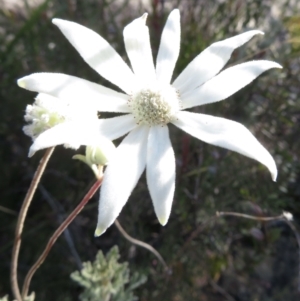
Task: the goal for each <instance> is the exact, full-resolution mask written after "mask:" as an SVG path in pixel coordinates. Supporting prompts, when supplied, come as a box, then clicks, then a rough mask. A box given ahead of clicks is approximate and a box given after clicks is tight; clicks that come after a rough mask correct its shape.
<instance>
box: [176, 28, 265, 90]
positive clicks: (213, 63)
mask: <svg viewBox="0 0 300 301" xmlns="http://www.w3.org/2000/svg"><path fill="white" fill-rule="evenodd" d="M257 34H264V33H263V32H261V31H259V30H250V31H247V32H245V33H242V34H239V35H237V36H234V37H232V38H229V39H226V40H223V41H219V42H216V43H213V44H212V45H211V46H209V47H208V48H206V49H205V50H204V51H202V52H201V53H200V54H199V55H198V56H196V57H195V58H194V60H193V61H191V62H190V63H189V64H188V65H187V67H186V68H185V69H184V70H183V71H182V73H181V74H180V75H179V76H178V77H177V78H176V80H175V81H174V83H173V86H174V87H175V88H176V89H177V90H178V91H179V92H180V93H185V92H188V91H190V90H192V89H194V88H196V87H198V86H200V85H202V84H203V83H205V82H206V81H208V80H209V79H211V78H212V77H214V76H215V75H216V74H217V73H219V71H220V70H221V69H222V68H223V67H224V66H225V64H226V63H227V61H228V60H229V59H230V57H231V54H232V52H233V51H234V49H236V48H238V47H240V46H242V45H243V44H245V43H246V42H248V41H249V40H250V39H251V38H252V37H253V36H255V35H257Z"/></svg>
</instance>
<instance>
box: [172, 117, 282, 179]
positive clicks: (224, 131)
mask: <svg viewBox="0 0 300 301" xmlns="http://www.w3.org/2000/svg"><path fill="white" fill-rule="evenodd" d="M176 117H177V120H176V121H174V122H173V124H175V125H176V126H178V127H179V128H180V129H182V130H183V131H185V132H187V133H189V134H190V135H192V136H194V137H196V138H198V139H200V140H202V141H205V142H207V143H210V144H213V145H217V146H220V147H224V148H227V149H229V150H233V151H235V152H238V153H240V154H242V155H244V156H247V157H250V158H252V159H255V160H257V161H259V162H260V163H262V164H263V165H265V166H266V167H267V168H268V169H269V171H270V173H271V176H272V179H273V181H275V180H276V177H277V168H276V163H275V161H274V159H273V157H272V156H271V155H270V153H269V152H268V151H267V150H266V149H265V148H264V147H263V146H262V145H261V144H260V143H259V142H258V140H257V139H256V138H255V137H254V136H253V135H252V134H251V132H250V131H249V130H248V129H246V128H245V127H244V126H243V125H242V124H240V123H238V122H235V121H232V120H228V119H224V118H220V117H214V116H209V115H204V114H195V113H190V112H179V113H178V114H177V116H176Z"/></svg>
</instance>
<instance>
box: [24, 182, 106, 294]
mask: <svg viewBox="0 0 300 301" xmlns="http://www.w3.org/2000/svg"><path fill="white" fill-rule="evenodd" d="M102 179H103V177H101V178H100V179H98V180H97V181H96V183H94V185H93V186H92V187H91V188H90V190H89V191H88V193H87V194H86V195H85V197H84V198H83V199H82V201H81V202H80V203H79V204H78V205H77V207H76V208H75V209H74V210H73V211H72V212H71V214H70V215H69V216H68V217H67V218H66V220H65V221H64V222H63V223H62V224H61V225H60V226H59V227H58V228H57V230H56V231H55V232H54V233H53V235H52V236H51V237H50V239H49V241H48V243H47V245H46V247H45V249H44V251H43V253H42V254H41V255H40V257H39V258H38V260H37V261H36V262H35V264H34V265H33V266H32V267H31V269H30V270H29V272H28V273H27V275H26V277H25V280H24V285H23V288H22V297H23V298H25V297H26V296H27V294H28V289H29V285H30V282H31V279H32V277H33V275H34V274H35V272H36V271H37V269H38V268H39V267H40V266H41V264H42V263H43V262H44V261H45V259H46V257H47V255H48V254H49V252H50V250H51V248H52V246H53V245H54V243H55V242H56V240H57V239H58V237H59V236H60V235H61V234H62V233H63V232H64V230H65V229H66V228H67V227H68V226H69V225H70V223H71V222H72V221H73V220H74V219H75V217H76V216H77V215H78V214H79V213H80V212H81V210H82V209H83V208H84V206H85V205H86V204H87V202H88V201H89V200H90V199H91V197H92V196H93V195H94V194H95V193H96V191H97V190H98V188H99V187H100V186H101V184H102Z"/></svg>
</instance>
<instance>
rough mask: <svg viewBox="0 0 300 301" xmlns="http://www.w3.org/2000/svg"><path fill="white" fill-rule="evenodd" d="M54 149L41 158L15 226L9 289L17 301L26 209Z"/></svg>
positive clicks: (18, 297) (20, 299)
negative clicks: (20, 253)
mask: <svg viewBox="0 0 300 301" xmlns="http://www.w3.org/2000/svg"><path fill="white" fill-rule="evenodd" d="M53 150H54V147H51V148H48V149H47V151H46V152H45V154H44V156H43V158H42V159H41V161H40V163H39V166H38V168H37V170H36V172H35V174H34V176H33V179H32V181H31V184H30V187H29V189H28V191H27V194H26V196H25V199H24V201H23V204H22V207H21V210H20V213H19V216H18V221H17V226H16V232H15V239H14V245H13V251H12V259H11V274H10V281H11V287H12V291H13V294H14V297H15V298H16V299H17V301H22V297H21V294H20V289H19V285H18V277H17V274H18V257H19V252H20V246H21V241H22V240H21V234H22V232H23V228H24V221H25V218H26V215H27V211H28V208H29V206H30V204H31V200H32V198H33V196H34V193H35V191H36V188H37V185H38V183H39V182H40V180H41V177H42V175H43V173H44V170H45V168H46V165H47V163H48V161H49V159H50V157H51V155H52V153H53Z"/></svg>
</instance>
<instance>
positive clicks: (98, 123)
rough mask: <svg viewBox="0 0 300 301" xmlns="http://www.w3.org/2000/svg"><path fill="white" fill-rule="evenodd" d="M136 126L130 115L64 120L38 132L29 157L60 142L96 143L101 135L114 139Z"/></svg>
mask: <svg viewBox="0 0 300 301" xmlns="http://www.w3.org/2000/svg"><path fill="white" fill-rule="evenodd" d="M136 126H137V125H136V123H135V122H134V119H133V117H132V115H125V116H120V117H114V118H109V119H99V120H95V121H91V122H86V121H85V122H64V123H61V124H58V125H56V126H54V127H53V128H51V129H49V130H47V131H45V132H43V133H42V134H40V135H39V136H38V137H37V138H36V139H35V140H34V142H33V144H32V146H31V147H30V150H29V157H31V156H33V155H34V153H35V152H36V151H38V150H40V149H43V148H47V147H51V146H56V145H60V144H68V145H78V146H80V145H97V144H99V143H100V139H102V137H105V138H107V139H110V140H114V139H117V138H119V137H121V136H123V135H125V134H127V133H128V132H129V131H130V130H132V129H134V128H135V127H136ZM98 142H99V143H98Z"/></svg>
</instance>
